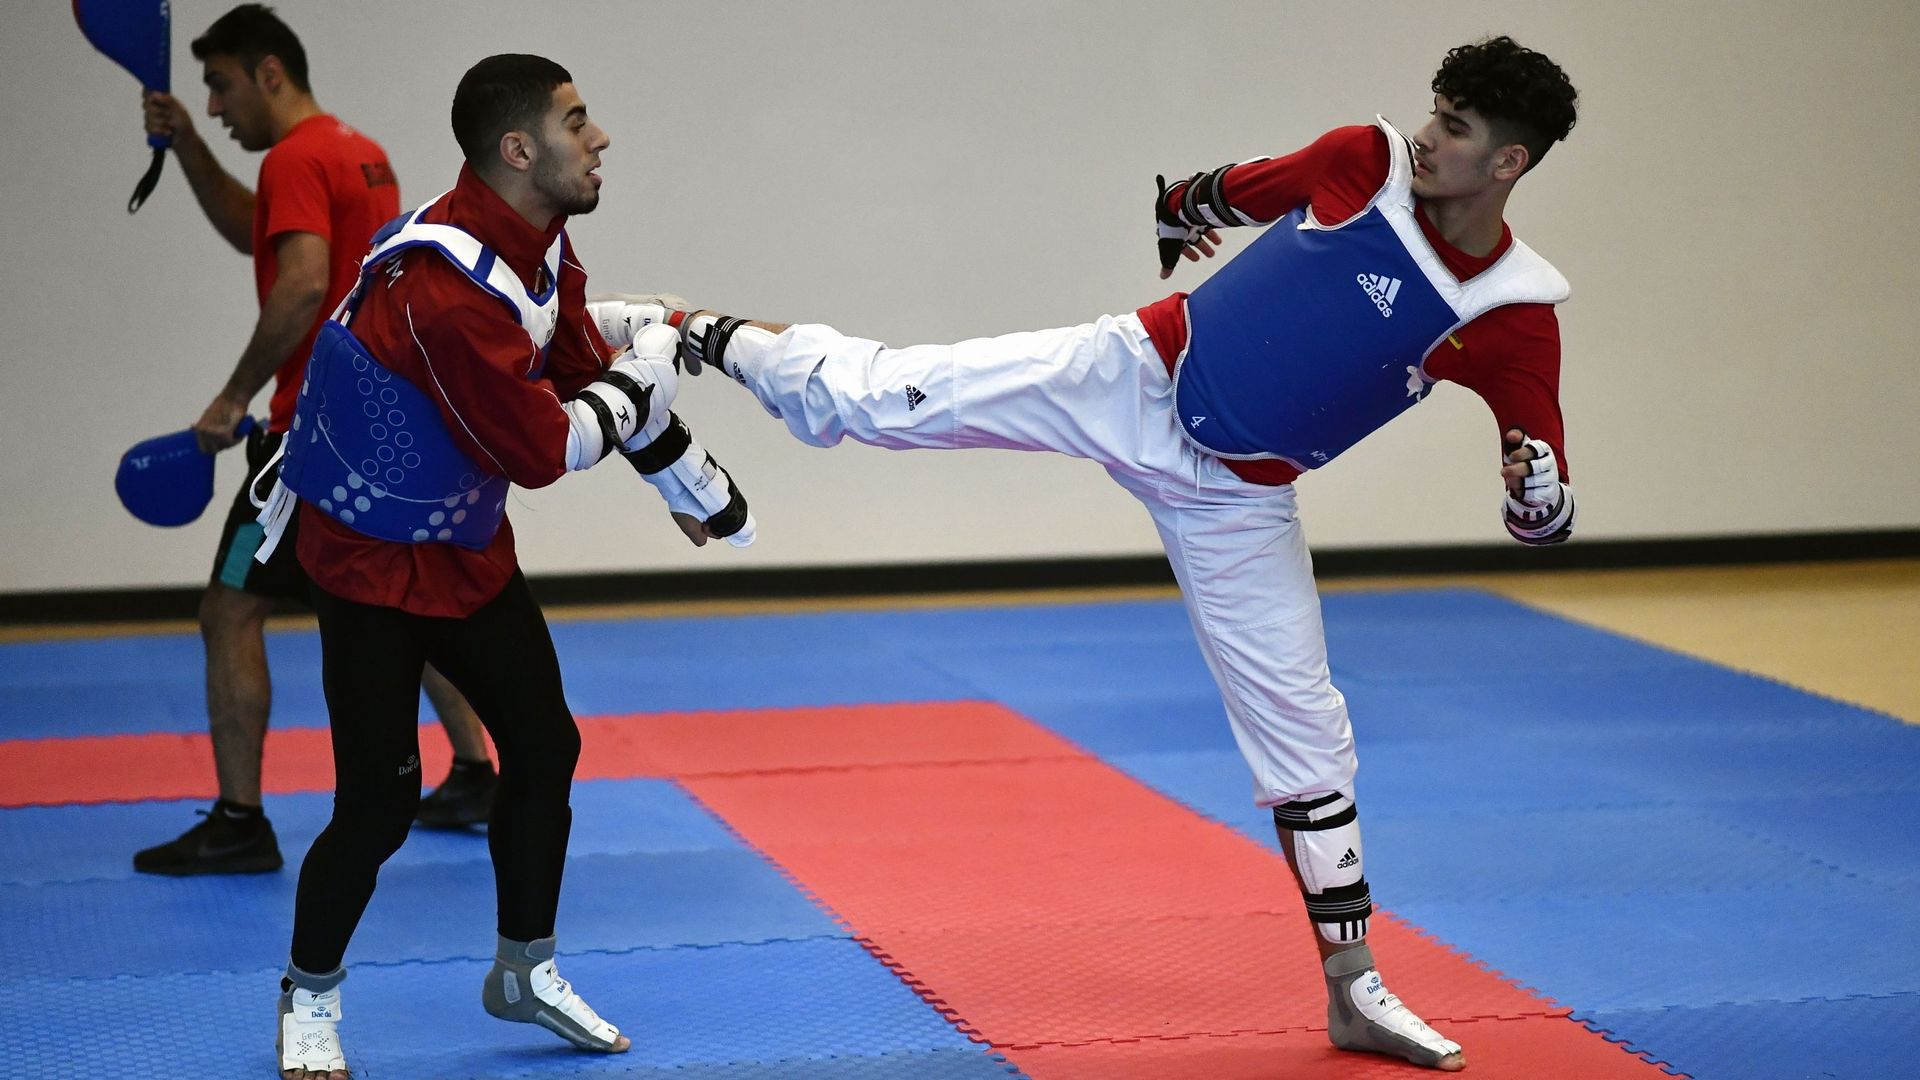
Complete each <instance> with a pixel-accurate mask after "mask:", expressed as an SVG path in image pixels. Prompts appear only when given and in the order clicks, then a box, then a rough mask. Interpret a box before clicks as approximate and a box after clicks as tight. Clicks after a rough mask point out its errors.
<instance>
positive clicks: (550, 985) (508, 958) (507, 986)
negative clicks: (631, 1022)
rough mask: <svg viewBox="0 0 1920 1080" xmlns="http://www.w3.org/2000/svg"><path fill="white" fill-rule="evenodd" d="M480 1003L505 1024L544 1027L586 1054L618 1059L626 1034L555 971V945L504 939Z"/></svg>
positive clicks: (539, 941)
mask: <svg viewBox="0 0 1920 1080" xmlns="http://www.w3.org/2000/svg"><path fill="white" fill-rule="evenodd" d="M480 1003H481V1004H482V1005H484V1006H486V1010H487V1012H489V1013H491V1014H493V1015H494V1016H497V1017H499V1018H500V1019H502V1020H512V1021H514V1022H515V1023H521V1024H538V1025H540V1026H541V1027H543V1028H546V1029H547V1030H548V1031H551V1032H553V1033H554V1034H555V1035H558V1036H560V1037H561V1038H563V1039H565V1040H567V1041H568V1042H570V1043H572V1044H573V1045H575V1046H577V1047H579V1048H580V1049H582V1050H597V1051H601V1052H603V1053H611V1054H617V1053H620V1052H622V1051H624V1050H625V1049H627V1047H625V1046H621V1045H620V1029H619V1028H617V1027H614V1026H613V1025H612V1024H609V1023H607V1022H606V1021H605V1020H602V1019H600V1015H599V1014H598V1013H596V1012H594V1011H593V1009H592V1007H591V1006H589V1005H588V1004H587V1003H586V1002H584V1001H582V1000H580V995H578V994H576V993H574V992H573V985H572V984H571V983H569V982H567V980H565V979H563V978H561V977H560V973H559V972H557V971H555V970H554V966H553V939H552V938H550V937H548V938H541V939H540V940H538V941H510V940H508V939H506V938H501V939H500V946H499V948H498V949H497V950H496V951H495V953H494V960H493V970H492V971H489V972H488V973H487V981H486V983H485V984H483V985H482V987H481V989H480Z"/></svg>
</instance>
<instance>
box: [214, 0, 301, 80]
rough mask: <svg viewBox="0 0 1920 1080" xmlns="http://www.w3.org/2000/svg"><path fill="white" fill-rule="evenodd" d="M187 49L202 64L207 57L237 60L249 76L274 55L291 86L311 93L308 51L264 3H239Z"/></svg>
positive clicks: (216, 20) (215, 21)
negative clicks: (261, 62)
mask: <svg viewBox="0 0 1920 1080" xmlns="http://www.w3.org/2000/svg"><path fill="white" fill-rule="evenodd" d="M189 47H190V48H191V49H192V50H193V58H194V59H195V60H199V61H202V62H205V60H206V59H207V58H208V57H210V56H231V57H233V58H235V59H236V60H239V61H240V66H241V67H243V68H246V69H247V74H248V75H249V76H251V75H253V74H254V73H255V72H257V71H259V70H260V61H262V60H265V59H266V58H267V57H269V56H277V57H279V58H280V66H281V67H282V68H283V69H285V70H286V73H287V78H289V79H291V80H293V85H294V86H296V87H299V89H300V92H301V93H303V94H311V93H313V86H312V84H310V83H308V82H307V50H306V49H304V48H302V47H301V46H300V39H299V38H298V37H295V36H294V33H293V30H292V29H291V28H290V27H288V26H287V24H286V23H284V22H281V21H280V16H278V15H275V14H274V13H273V9H272V8H270V7H268V6H267V5H265V4H241V5H240V6H239V7H237V8H234V9H233V10H232V11H229V12H227V13H226V14H225V15H222V16H220V17H219V18H217V19H215V20H213V25H212V26H209V27H207V32H206V33H204V34H201V35H200V36H199V37H197V38H194V39H193V44H192V45H191V46H189Z"/></svg>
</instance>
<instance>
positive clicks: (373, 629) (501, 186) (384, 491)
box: [261, 55, 752, 1078]
mask: <svg viewBox="0 0 1920 1080" xmlns="http://www.w3.org/2000/svg"><path fill="white" fill-rule="evenodd" d="M453 130H454V135H455V137H456V138H457V139H458V141H459V143H460V148H461V150H462V152H463V154H464V155H465V157H466V162H467V163H466V165H465V166H463V167H462V168H461V170H460V178H459V181H458V183H456V184H455V185H454V187H453V189H452V190H451V191H449V192H447V193H446V194H445V195H443V196H441V197H440V198H438V199H435V200H434V201H433V202H432V203H429V204H428V205H426V206H424V207H421V208H420V209H419V210H417V211H415V212H414V213H412V214H409V215H405V216H403V217H401V218H397V219H395V220H394V221H393V222H391V223H389V224H388V225H387V226H386V227H384V228H382V229H381V230H380V231H379V232H378V233H377V234H376V235H375V237H374V244H373V249H372V251H371V252H369V254H368V255H367V257H366V259H365V260H364V262H363V264H362V268H361V272H360V277H359V282H358V284H357V285H356V286H355V287H354V289H353V291H352V293H351V294H350V295H349V297H348V298H347V300H346V302H345V303H343V304H342V305H341V307H340V308H339V310H338V311H337V312H336V314H335V316H334V317H333V318H331V319H329V320H328V321H327V322H326V323H325V324H324V325H323V326H322V327H321V329H320V332H319V334H318V337H317V340H316V343H315V346H314V350H313V358H312V360H311V361H310V362H309V364H308V368H307V380H306V385H305V387H304V388H303V389H302V390H301V391H300V392H299V393H298V395H297V401H296V403H295V410H294V416H293V420H292V423H291V425H290V434H289V436H288V438H287V443H286V452H285V455H284V457H283V459H282V460H281V462H280V464H279V481H278V484H277V485H276V486H275V489H274V492H273V494H272V496H271V497H270V499H269V500H268V505H267V508H266V510H265V512H264V513H263V514H262V515H261V520H262V522H263V523H265V525H266V531H267V537H268V543H279V542H280V538H281V532H280V530H281V529H283V528H284V527H285V525H286V524H287V522H288V520H289V519H290V518H293V517H296V516H297V520H298V521H299V532H298V539H297V540H296V541H295V544H296V546H297V548H298V554H299V559H300V563H301V565H302V566H304V567H305V568H306V571H307V573H308V574H309V575H310V576H311V577H312V579H313V583H314V607H315V610H316V612H317V613H318V614H319V618H320V645H321V651H322V655H323V658H324V680H325V683H326V692H327V707H328V712H329V717H330V720H331V723H332V730H333V746H334V774H335V789H334V808H333V818H332V820H331V821H330V822H329V823H328V824H327V827H326V829H325V830H324V831H323V832H321V834H320V836H319V837H318V838H317V839H315V840H314V842H313V847H312V848H311V849H310V850H309V851H308V853H307V858H306V862H305V863H304V864H303V865H302V866H301V869H300V887H299V891H298V893H297V894H296V896H295V901H294V922H293V941H292V947H291V950H290V952H291V956H290V962H289V964H288V967H287V973H286V977H285V979H284V981H283V982H282V984H281V1001H280V1014H281V1019H280V1048H281V1067H282V1070H283V1075H285V1076H287V1077H293V1078H318V1077H339V1076H344V1075H345V1069H346V1058H345V1054H344V1052H343V1051H342V1050H341V1048H340V1042H339V1032H338V1028H337V1025H338V1021H339V1018H340V983H341V981H342V980H343V979H344V978H345V977H346V970H345V969H344V968H343V967H342V966H341V962H342V959H343V958H344V956H345V954H346V949H347V945H348V942H349V941H350V939H351V938H352V936H353V932H354V930H355V928H356V927H357V925H358V924H359V921H360V916H361V913H362V912H363V911H364V910H365V909H366V906H367V903H368V901H369V900H370V899H371V897H372V895H373V890H374V885H375V881H376V879H377V877H378V874H379V870H380V866H381V865H382V864H383V863H384V862H385V861H386V859H387V858H388V857H389V856H391V855H392V854H393V852H394V851H396V850H398V849H399V847H400V844H401V843H402V842H403V841H404V840H405V839H406V836H407V828H408V824H409V822H411V820H412V819H413V816H414V812H415V807H416V805H417V804H418V802H419V800H420V780H419V765H420V762H419V729H418V727H417V726H416V723H417V713H418V709H419V700H418V695H417V694H416V693H415V690H414V687H415V686H416V685H417V684H418V682H419V679H420V672H421V669H422V667H423V665H425V664H427V663H432V664H433V665H434V666H435V667H437V668H439V669H440V670H441V671H442V672H443V673H445V675H446V677H447V678H448V679H449V680H450V681H451V682H452V683H453V685H454V686H456V687H458V688H459V689H460V691H461V692H462V693H463V694H465V695H466V697H467V700H469V701H471V702H473V705H474V708H475V709H476V711H477V712H478V713H479V716H480V719H481V721H482V722H483V723H484V724H485V725H486V727H487V730H488V732H489V733H490V734H491V735H492V736H493V742H494V746H495V747H496V748H497V749H498V751H499V755H500V785H499V788H498V790H497V792H496V794H495V798H494V804H493V810H492V814H491V816H490V817H489V819H488V834H487V840H488V848H489V851H490V852H491V854H492V857H493V867H494V880H495V886H496V892H497V903H498V923H497V928H498V931H499V937H498V940H497V942H496V948H495V954H494V955H495V962H494V966H493V969H492V970H491V971H490V972H489V973H488V975H487V977H486V982H485V984H484V986H483V990H482V1001H483V1003H484V1005H485V1007H486V1009H487V1011H488V1012H489V1013H492V1014H493V1015H495V1016H497V1017H500V1018H502V1019H506V1020H513V1021H520V1022H525V1023H537V1024H539V1025H541V1026H543V1027H546V1028H548V1029H549V1030H551V1031H553V1032H555V1033H556V1034H558V1035H560V1036H561V1037H562V1038H565V1039H566V1040H568V1041H569V1042H571V1043H573V1044H574V1045H575V1046H577V1047H579V1048H581V1049H584V1050H593V1051H601V1052H610V1053H618V1052H621V1051H624V1050H626V1049H627V1048H628V1047H629V1045H631V1044H630V1041H629V1040H628V1039H627V1037H626V1036H624V1035H622V1034H620V1032H619V1030H618V1029H617V1028H615V1027H614V1026H613V1025H611V1024H609V1023H607V1022H606V1021H604V1020H602V1019H601V1018H600V1017H599V1016H598V1015H597V1014H595V1012H594V1011H593V1009H591V1008H590V1007H588V1006H587V1004H586V1003H585V1002H584V1001H582V1000H581V999H580V997H579V995H578V994H575V993H574V992H573V989H572V987H571V986H570V984H568V982H567V981H566V980H565V979H563V978H561V977H560V976H559V974H558V973H557V972H556V970H555V968H554V946H555V939H554V922H555V913H556V910H557V908H558V906H559V901H560V882H561V871H562V868H563V867H564V865H565V861H566V851H567V836H568V831H569V829H570V828H571V824H572V810H571V808H570V805H569V796H570V791H571V785H572V780H573V770H574V765H575V763H576V761H577V760H578V758H579V754H580V732H579V728H578V727H577V726H576V725H575V723H574V719H573V715H572V713H571V712H569V711H568V708H567V702H566V697H565V694H564V693H563V691H562V687H561V678H560V666H559V662H558V660H557V659H556V657H555V655H554V649H553V639H552V637H551V636H550V635H549V633H548V631H547V625H546V622H545V619H544V618H543V616H542V615H541V613H540V608H539V606H538V605H537V604H536V603H535V602H534V599H533V595H532V593H531V592H530V591H529V590H528V588H527V581H526V577H525V576H524V575H523V574H522V573H521V572H520V569H519V565H518V560H517V558H516V556H515V552H514V539H513V528H512V526H511V524H510V523H509V522H508V521H507V519H506V516H505V510H506V494H507V489H508V486H509V484H519V485H521V486H523V487H544V486H545V485H547V484H550V483H552V482H554V481H555V480H557V479H559V478H560V477H561V476H563V475H565V474H566V473H567V472H569V471H571V470H577V469H584V468H587V467H589V466H591V465H593V464H594V463H596V462H598V461H599V460H601V459H602V458H603V457H605V456H606V455H607V454H608V453H610V452H612V451H614V450H619V451H620V452H621V453H622V454H624V455H625V456H626V457H627V458H628V460H629V461H630V462H632V463H633V465H634V466H635V468H636V469H638V470H639V471H640V472H641V473H642V474H643V475H644V476H645V477H646V478H647V479H648V480H649V481H650V482H652V483H653V484H655V486H657V487H659V488H660V490H661V491H662V493H663V494H664V495H665V496H666V497H667V501H668V506H669V508H670V509H671V510H673V511H674V517H675V521H676V522H677V523H678V524H679V526H680V528H681V529H682V530H683V531H684V532H685V533H686V535H687V536H688V537H689V539H691V540H692V541H693V542H694V543H695V544H704V543H705V542H706V540H707V539H708V538H709V537H714V536H721V537H727V538H729V539H730V540H731V541H733V542H735V543H736V544H739V545H744V543H745V542H746V541H747V539H748V538H750V537H751V536H752V521H751V518H750V516H749V515H748V514H747V510H746V504H745V501H744V500H742V499H741V498H740V496H739V493H738V492H737V491H736V490H734V488H733V486H732V482H731V480H730V478H729V477H728V476H727V474H726V472H725V471H724V470H722V469H720V468H719V466H718V465H717V464H715V463H714V462H713V460H712V459H711V458H710V457H708V456H707V454H706V452H705V451H704V450H703V449H701V448H700V447H699V445H698V444H697V443H695V442H694V441H693V440H692V437H691V435H690V434H689V433H688V432H687V429H686V426H685V425H684V424H682V423H681V422H680V421H679V419H678V418H677V417H676V416H674V414H673V413H672V411H671V409H670V408H669V406H670V404H671V401H672V398H673V394H674V391H675V387H676V386H677V382H678V376H679V369H678V352H679V335H678V334H677V333H676V332H675V331H673V330H672V329H669V328H667V327H665V326H662V325H649V324H648V323H649V322H652V323H658V322H659V321H660V318H663V317H664V315H665V312H664V311H663V310H660V309H658V308H657V307H656V308H655V309H654V311H655V313H656V314H655V317H653V318H651V319H650V320H642V321H639V322H634V321H628V322H626V323H624V324H623V326H622V327H621V330H622V333H621V335H620V336H621V337H622V338H623V339H624V338H629V337H630V339H631V344H630V346H629V347H628V348H626V349H625V351H623V352H621V353H620V354H618V356H617V357H614V356H610V354H611V353H612V350H611V348H610V347H609V346H608V344H607V342H606V341H605V339H604V338H603V337H602V334H601V332H600V330H599V328H598V326H597V325H596V323H595V321H594V318H593V317H592V316H590V315H589V314H588V312H587V310H586V306H585V299H586V280H587V276H586V271H585V270H584V269H582V267H581V265H580V262H579V259H578V258H577V257H576V256H575V254H574V252H573V249H572V246H571V242H570V240H569V239H568V236H567V233H566V231H565V229H566V224H567V219H568V216H569V215H573V214H584V213H587V212H589V211H591V210H593V209H594V207H595V206H597V205H598V204H599V198H600V183H601V181H600V176H599V172H598V170H599V166H600V154H601V152H602V151H604V150H605V149H606V148H607V146H608V143H609V140H608V139H607V136H606V133H605V132H603V131H601V129H600V128H599V126H598V125H597V124H595V123H594V122H593V121H592V120H591V119H589V118H588V116H587V109H586V105H585V103H584V102H582V101H581V98H580V94H579V92H578V91H577V90H576V89H575V88H574V85H573V78H572V76H571V75H569V74H568V73H567V72H566V70H565V69H564V68H562V67H560V66H559V65H558V64H555V63H554V62H553V61H551V60H547V59H545V58H543V57H538V56H527V55H503V56H494V57H489V58H487V59H485V60H482V61H481V62H480V63H478V64H476V65H474V67H473V68H472V69H470V70H469V71H468V72H467V73H466V75H465V76H463V77H462V78H461V80H460V85H459V88H458V89H457V90H456V91H455V93H454V99H453ZM622 344H626V342H625V341H622ZM295 496H297V499H296V498H295ZM276 550H277V549H276ZM268 557H271V556H268Z"/></svg>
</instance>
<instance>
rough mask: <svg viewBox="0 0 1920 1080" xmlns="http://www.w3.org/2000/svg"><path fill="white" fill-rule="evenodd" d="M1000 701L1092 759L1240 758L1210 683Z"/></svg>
mask: <svg viewBox="0 0 1920 1080" xmlns="http://www.w3.org/2000/svg"><path fill="white" fill-rule="evenodd" d="M999 700H1000V701H1001V702H1002V703H1004V704H1006V705H1007V706H1009V707H1010V708H1012V709H1014V710H1015V711H1016V712H1019V713H1020V714H1021V715H1023V716H1026V717H1027V718H1028V719H1031V720H1034V721H1036V722H1038V723H1040V724H1043V725H1044V726H1046V727H1048V728H1050V729H1052V730H1053V731H1054V732H1055V733H1056V734H1059V735H1061V736H1064V737H1065V738H1068V739H1071V740H1072V741H1073V742H1074V743H1076V744H1078V745H1079V746H1081V747H1082V748H1084V749H1086V750H1088V751H1089V752H1091V753H1094V754H1097V755H1100V756H1104V757H1112V756H1115V755H1120V754H1136V753H1143V752H1152V751H1196V750H1200V751H1225V752H1228V753H1235V752H1237V751H1236V750H1235V748H1234V743H1233V733H1232V731H1231V730H1230V729H1229V728H1228V727H1227V714H1226V710H1225V708H1224V707H1222V705H1221V704H1220V697H1219V695H1218V694H1217V693H1216V692H1215V691H1214V689H1213V685H1212V684H1211V683H1205V684H1203V685H1198V686H1194V687H1191V688H1179V687H1175V688H1171V689H1166V690H1156V691H1152V692H1146V691H1138V690H1120V691H1113V692H1103V691H1101V690H1099V689H1095V688H1089V689H1087V690H1085V691H1076V690H1074V689H1072V688H1064V687H1063V688H1061V689H1057V690H1054V691H1051V692H1046V693H1041V692H1036V691H1031V690H1026V691H1020V692H1016V693H1011V694H1006V695H1003V696H1001V697H1000V698H999Z"/></svg>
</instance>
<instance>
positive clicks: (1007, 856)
mask: <svg viewBox="0 0 1920 1080" xmlns="http://www.w3.org/2000/svg"><path fill="white" fill-rule="evenodd" d="M692 783H693V785H694V786H698V783H699V782H698V781H694V782H692ZM948 835H950V836H951V835H953V834H948ZM925 847H926V841H925V840H924V839H923V840H884V841H869V840H863V841H861V842H858V843H841V844H832V843H794V844H783V845H782V846H781V848H780V854H779V861H780V863H781V865H783V866H785V867H786V868H787V869H788V870H789V871H790V872H791V873H792V874H793V875H794V876H796V877H798V878H799V879H801V880H803V881H806V882H808V883H809V885H810V886H811V887H812V888H813V889H815V890H819V891H821V892H823V893H826V894H830V895H832V896H833V897H834V906H835V908H836V909H837V910H838V911H839V912H840V914H841V915H842V916H844V917H845V918H846V919H848V920H849V921H851V922H853V923H854V924H856V925H859V926H861V927H864V928H867V929H868V930H869V931H870V932H871V933H879V932H881V931H885V930H952V929H957V928H970V927H987V926H1007V925H1034V924H1052V923H1070V922H1112V921H1116V920H1124V919H1152V918H1164V917H1167V916H1170V915H1184V916H1197V915H1246V914H1253V913H1259V912H1270V913H1278V914H1283V915H1285V916H1286V917H1287V922H1286V925H1288V926H1289V927H1291V928H1293V929H1294V930H1295V931H1297V932H1298V933H1299V934H1300V935H1302V936H1305V935H1306V934H1308V933H1309V932H1310V931H1309V930H1308V927H1307V921H1306V913H1305V910H1304V909H1303V907H1302V905H1301V902H1300V894H1299V891H1298V889H1297V888H1296V887H1295V885H1294V883H1293V878H1292V875H1290V874H1289V873H1288V872H1287V869H1286V866H1285V864H1284V863H1283V862H1281V861H1280V860H1279V859H1249V858H1247V853H1248V849H1252V850H1253V851H1255V852H1257V851H1258V850H1259V848H1258V845H1256V844H1254V843H1253V842H1252V841H1249V840H1247V839H1246V838H1245V837H1243V836H1241V835H1240V834H1239V833H1236V832H1233V831H1232V830H1230V829H1228V828H1226V827H1225V826H1216V827H1214V828H1212V829H1205V828H1202V829H1197V830H1196V829H1187V828H1182V829H1179V830H1172V831H1169V830H1154V829H1145V828H1129V829H1115V828H1109V827H1106V826H1105V825H1103V824H1101V823H1100V822H1098V821H1097V820H1096V821H1089V820H1086V819H1084V818H1073V819H1068V820H1066V821H1062V822H1056V823H1053V824H1052V825H1051V826H1050V827H1047V828H1045V829H1038V830H1036V831H1035V833H1034V834H1033V835H1030V836H1005V835H997V834H994V833H970V834H967V835H966V839H965V842H962V843H955V844H950V845H946V846H944V847H943V849H942V851H943V855H942V857H941V858H940V859H939V860H937V861H932V862H930V861H929V860H926V859H924V858H922V857H920V852H921V851H923V850H924V849H925ZM1143 853H1150V855H1149V858H1148V859H1147V860H1146V865H1145V866H1144V867H1143V860H1142V854H1143ZM1117 879H1118V880H1127V879H1131V881H1130V886H1129V887H1128V888H1124V889H1115V888H1113V887H1112V883H1113V882H1114V881H1115V880H1117ZM1225 881H1233V882H1235V883H1236V886H1237V887H1235V888H1227V889H1223V888H1221V884H1222V882H1225ZM981 882H992V887H993V898H992V902H991V903H982V902H981V898H980V895H979V893H980V883H981Z"/></svg>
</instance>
